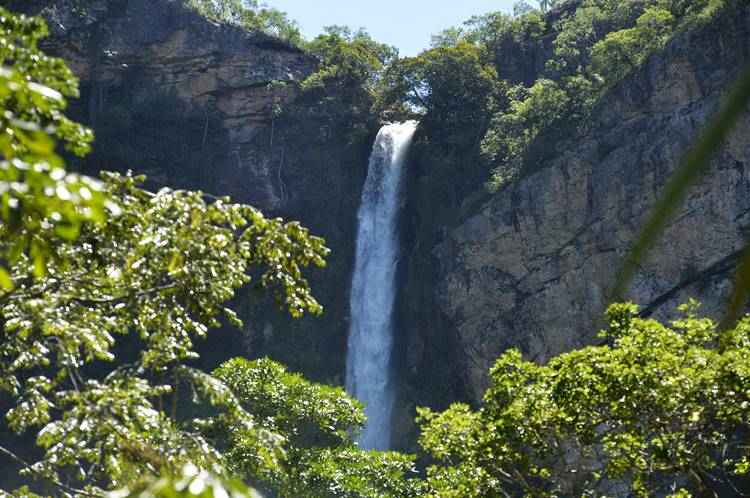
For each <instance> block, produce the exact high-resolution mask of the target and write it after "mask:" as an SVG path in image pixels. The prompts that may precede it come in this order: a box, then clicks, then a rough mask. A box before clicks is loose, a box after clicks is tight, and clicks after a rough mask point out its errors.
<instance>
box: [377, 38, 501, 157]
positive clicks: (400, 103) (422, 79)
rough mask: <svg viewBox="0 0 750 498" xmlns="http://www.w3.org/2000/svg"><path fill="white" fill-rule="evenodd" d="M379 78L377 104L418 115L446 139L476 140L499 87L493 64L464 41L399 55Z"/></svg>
mask: <svg viewBox="0 0 750 498" xmlns="http://www.w3.org/2000/svg"><path fill="white" fill-rule="evenodd" d="M382 83H383V92H382V95H381V101H380V102H379V106H380V107H381V108H383V109H387V108H400V109H402V110H409V111H411V112H417V113H419V114H422V118H421V119H422V125H423V126H425V127H426V128H428V129H430V130H431V134H432V136H433V137H434V138H436V139H439V140H441V141H442V143H446V144H473V143H475V142H478V139H479V138H481V135H483V134H484V130H485V128H486V126H487V123H488V120H489V116H490V112H491V110H492V109H493V106H494V104H495V100H496V95H497V93H498V89H499V88H500V84H499V82H498V79H497V73H496V72H495V69H494V67H493V66H492V65H489V64H486V63H485V62H484V61H483V58H482V52H481V50H480V49H479V48H478V47H477V46H475V45H474V44H472V43H469V42H467V41H459V43H458V44H456V45H455V46H438V47H435V48H432V49H430V50H427V51H425V52H422V53H421V54H420V55H418V56H417V57H409V58H404V59H399V60H397V61H395V62H393V63H392V64H391V65H390V66H389V67H388V69H387V70H386V72H385V74H384V77H383V82H382Z"/></svg>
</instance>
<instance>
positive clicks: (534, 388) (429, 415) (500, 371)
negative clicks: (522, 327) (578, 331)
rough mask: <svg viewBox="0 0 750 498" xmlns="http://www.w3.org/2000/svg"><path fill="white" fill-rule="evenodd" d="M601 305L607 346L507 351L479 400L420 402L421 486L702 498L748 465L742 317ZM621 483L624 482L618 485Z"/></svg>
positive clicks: (496, 492) (747, 372)
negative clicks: (554, 352) (647, 315)
mask: <svg viewBox="0 0 750 498" xmlns="http://www.w3.org/2000/svg"><path fill="white" fill-rule="evenodd" d="M681 309H682V311H683V312H684V317H683V318H681V319H679V320H676V321H674V322H672V323H671V325H670V326H666V325H663V324H661V323H659V322H657V321H655V320H651V319H642V318H639V317H638V314H637V313H638V308H637V307H636V306H635V305H632V304H622V305H613V306H611V307H610V308H609V310H608V318H609V328H608V329H607V330H606V331H605V332H603V333H602V337H603V338H604V339H605V340H606V342H607V343H606V344H605V345H602V346H592V347H588V348H584V349H581V350H578V351H573V352H570V353H565V354H562V355H560V356H558V357H556V358H553V359H552V360H550V362H549V363H548V364H547V365H544V366H541V365H537V364H535V363H531V362H527V361H524V360H523V359H522V358H521V355H520V353H518V352H516V351H510V352H508V353H505V354H504V355H503V356H501V357H500V359H499V360H498V361H497V363H496V364H495V366H494V368H493V369H492V371H491V385H490V388H489V389H488V391H487V393H486V394H485V397H484V402H483V405H482V407H481V409H480V410H479V411H477V412H474V411H471V410H470V409H469V407H467V406H465V405H454V406H453V407H451V408H450V409H449V410H447V411H446V412H443V413H433V412H431V411H429V410H422V412H421V418H422V423H423V424H424V426H423V434H422V437H421V444H422V445H423V447H424V448H425V449H426V450H427V451H429V452H430V453H431V454H432V455H433V457H434V458H435V459H436V460H437V461H439V462H440V464H439V465H435V466H433V467H431V468H430V469H429V483H430V488H431V491H430V493H429V496H436V497H437V496H441V497H442V496H445V497H448V496H450V497H458V496H465V497H471V496H477V497H479V496H482V497H494V496H509V495H514V494H524V495H526V496H594V495H596V496H599V495H601V494H610V493H613V492H615V491H613V490H615V489H622V487H627V488H630V490H631V491H632V493H633V494H634V495H635V496H643V497H646V496H663V495H665V494H673V495H675V496H690V495H696V496H705V495H707V493H708V494H710V493H713V492H716V491H718V490H721V489H722V486H725V488H724V489H730V490H731V489H732V486H734V483H735V482H736V481H737V480H738V479H739V478H740V476H742V475H745V474H747V472H748V470H749V468H750V467H749V465H748V456H749V455H750V449H749V447H748V446H747V444H746V441H743V439H744V438H746V434H747V430H748V429H750V411H748V409H747V408H748V406H750V318H745V319H744V320H743V321H741V322H740V323H739V324H738V325H737V327H736V328H734V329H732V330H728V331H725V332H722V333H720V332H718V329H717V326H716V324H715V323H714V322H713V321H712V320H710V319H707V318H700V317H698V316H697V315H696V309H697V304H695V303H692V302H691V303H690V304H688V305H686V306H684V307H682V308H681ZM618 486H619V487H620V488H618Z"/></svg>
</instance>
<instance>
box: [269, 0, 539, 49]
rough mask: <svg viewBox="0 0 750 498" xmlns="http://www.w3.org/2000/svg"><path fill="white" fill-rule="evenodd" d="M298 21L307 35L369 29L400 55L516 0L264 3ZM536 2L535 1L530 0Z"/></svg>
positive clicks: (277, 0)
mask: <svg viewBox="0 0 750 498" xmlns="http://www.w3.org/2000/svg"><path fill="white" fill-rule="evenodd" d="M264 3H266V4H267V5H269V6H271V7H276V8H277V9H279V10H282V11H285V12H286V13H287V14H289V17H290V18H292V19H294V20H296V21H297V22H298V23H299V25H300V27H301V28H302V33H303V34H304V35H305V37H308V38H310V37H313V36H315V35H317V34H319V33H320V32H322V31H323V27H324V26H330V25H332V24H343V25H347V26H350V27H352V28H354V29H357V28H361V27H363V28H365V29H366V30H367V31H368V32H369V33H370V35H372V37H373V38H375V39H376V40H378V41H380V42H383V43H388V44H389V45H394V46H395V47H396V48H398V49H399V53H400V54H401V55H402V56H410V55H416V54H417V53H418V52H420V51H421V50H422V49H424V48H427V47H428V46H429V44H430V36H431V35H433V34H435V33H438V32H440V31H441V30H443V29H445V28H447V27H450V26H455V25H457V24H460V23H461V22H463V21H465V20H466V19H468V18H470V17H471V16H474V15H478V14H484V13H487V12H491V11H497V10H500V11H504V12H511V10H512V8H513V7H512V6H513V4H514V3H515V0H266V1H265V2H264ZM530 3H533V2H530Z"/></svg>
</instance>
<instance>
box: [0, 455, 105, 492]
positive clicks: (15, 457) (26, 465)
mask: <svg viewBox="0 0 750 498" xmlns="http://www.w3.org/2000/svg"><path fill="white" fill-rule="evenodd" d="M0 453H3V454H4V455H6V456H8V457H10V458H11V459H12V460H13V461H15V462H16V463H18V464H20V465H22V466H23V467H24V468H26V469H28V470H30V471H31V472H33V473H34V474H36V475H37V476H39V477H41V478H42V479H44V480H46V481H49V482H50V483H52V484H53V485H54V486H55V487H57V488H59V489H61V490H62V491H65V492H67V493H74V494H77V495H83V496H89V497H92V498H102V497H103V496H104V495H103V494H96V493H91V492H89V491H86V490H83V489H76V488H72V487H70V486H68V485H66V484H63V483H61V482H60V481H58V480H57V479H54V478H52V477H49V476H47V475H44V474H43V473H42V472H39V471H38V470H36V469H35V468H34V467H33V466H32V465H31V464H29V463H28V462H27V461H26V460H24V459H23V458H21V457H19V456H18V455H16V454H15V453H13V452H12V451H10V450H8V449H6V448H4V447H2V446H0Z"/></svg>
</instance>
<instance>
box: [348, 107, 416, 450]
mask: <svg viewBox="0 0 750 498" xmlns="http://www.w3.org/2000/svg"><path fill="white" fill-rule="evenodd" d="M416 128H417V123H416V122H415V121H407V122H405V123H395V124H389V125H386V126H384V127H383V128H381V129H380V132H379V133H378V136H377V138H376V139H375V143H374V145H373V148H372V153H371V155H370V163H369V166H368V171H367V179H366V180H365V186H364V189H363V191H362V203H361V205H360V208H359V214H358V218H357V219H358V229H357V246H356V255H355V265H354V274H353V276H352V290H351V298H350V312H351V328H350V330H349V343H348V353H347V358H346V390H347V391H348V392H349V394H351V395H352V396H354V397H355V398H357V399H359V400H360V401H362V403H364V405H365V415H367V423H366V425H365V427H364V429H363V431H362V433H361V435H360V437H359V440H358V442H359V445H360V446H361V447H362V448H365V449H375V450H386V449H388V448H389V446H390V439H391V412H392V410H393V401H394V386H393V379H392V372H391V354H392V350H393V333H394V331H393V328H394V321H393V307H394V301H395V297H396V267H397V266H398V264H397V263H398V252H399V238H398V230H397V227H398V211H399V204H400V197H401V190H402V184H403V170H404V167H405V161H406V157H407V153H408V150H409V145H410V144H411V140H412V137H413V136H414V132H415V130H416Z"/></svg>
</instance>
